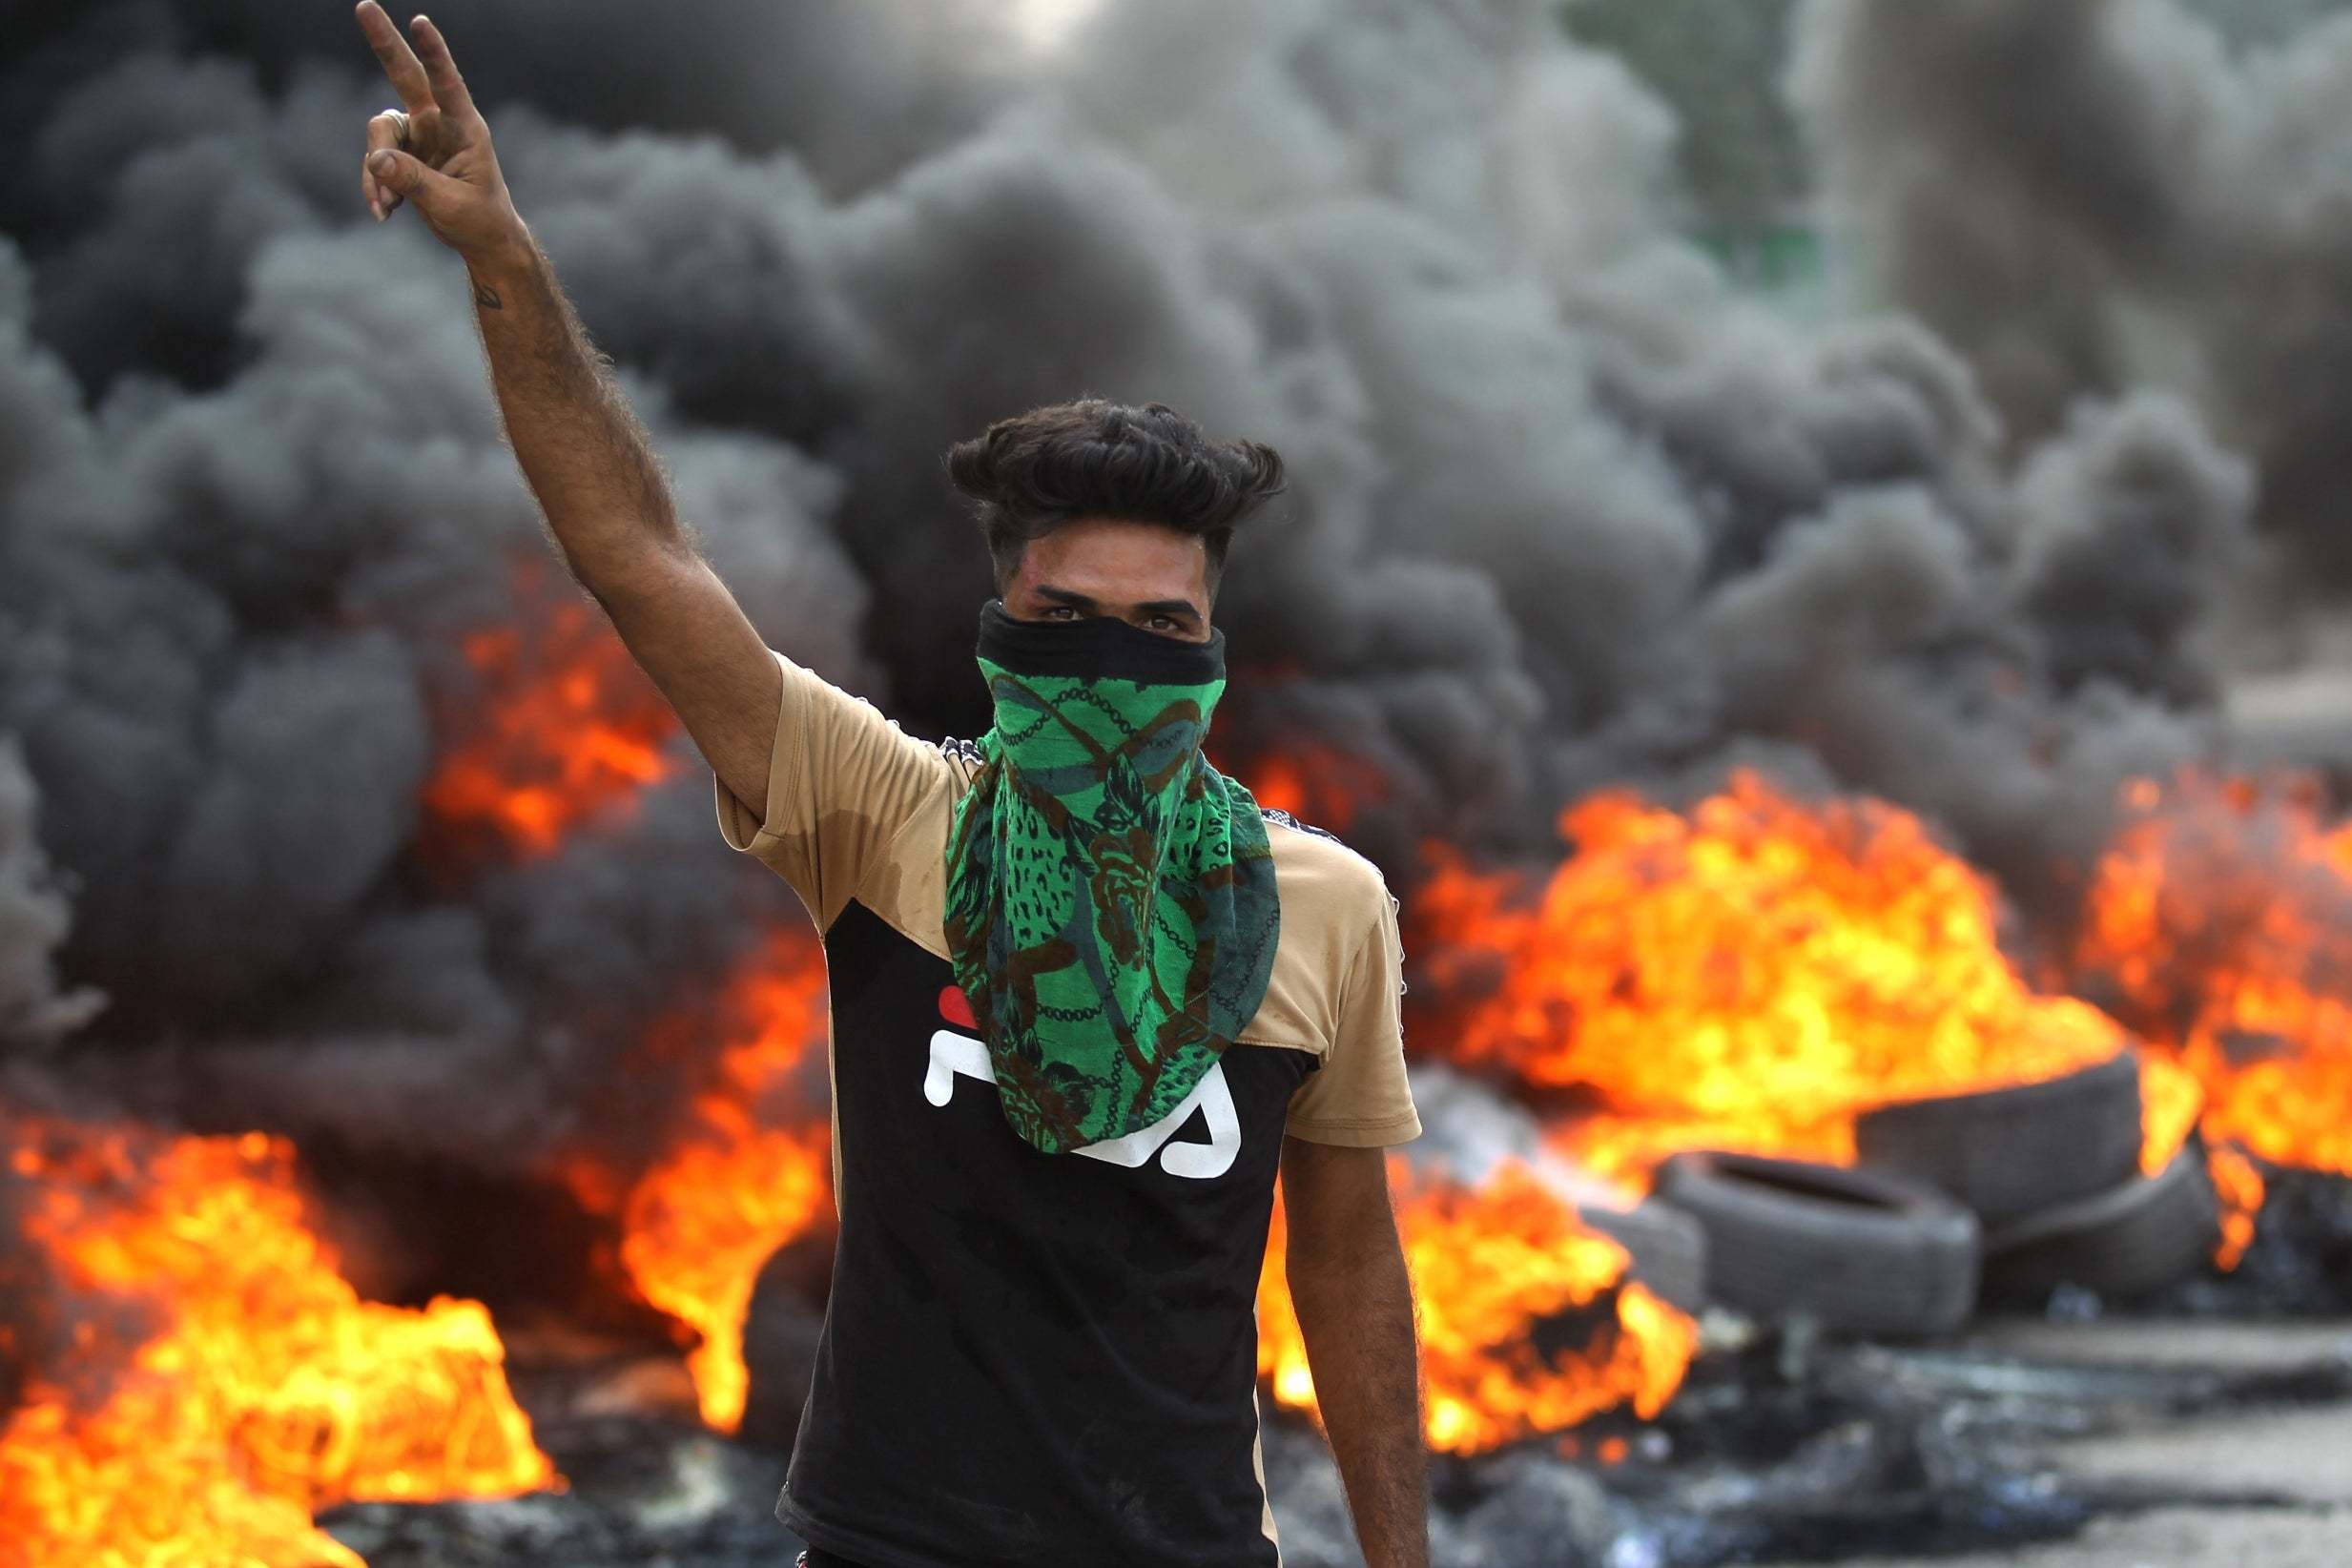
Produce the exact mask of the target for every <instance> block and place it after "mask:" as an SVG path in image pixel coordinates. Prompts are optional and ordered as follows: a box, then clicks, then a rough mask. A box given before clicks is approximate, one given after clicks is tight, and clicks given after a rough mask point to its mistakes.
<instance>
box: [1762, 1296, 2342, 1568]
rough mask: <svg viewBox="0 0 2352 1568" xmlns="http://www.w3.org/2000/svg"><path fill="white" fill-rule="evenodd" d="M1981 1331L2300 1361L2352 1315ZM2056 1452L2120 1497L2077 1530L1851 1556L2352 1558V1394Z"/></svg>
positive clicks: (2082, 1345) (2100, 1355)
mask: <svg viewBox="0 0 2352 1568" xmlns="http://www.w3.org/2000/svg"><path fill="white" fill-rule="evenodd" d="M1975 1337H1976V1339H1977V1340H1978V1341H1979V1342H1982V1343H1985V1344H1987V1345H1991V1346H1996V1347H1999V1348H2002V1349H2006V1350H2008V1351H2012V1352H2013V1353H2016V1354H2020V1355H2027V1356H2032V1357H2034V1358H2037V1359H2041V1358H2047V1359H2050V1360H2053V1361H2063V1362H2071V1363H2074V1364H2078V1365H2100V1366H2161V1367H2214V1368H2219V1369H2225V1370H2229V1371H2260V1372H2283V1373H2292V1372H2294V1371H2295V1370H2296V1369H2298V1368H2306V1367H2311V1366H2314V1365H2315V1364H2318V1363H2321V1362H2323V1361H2325V1360H2327V1359H2328V1358H2330V1357H2352V1323H2333V1324H2310V1323H2302V1324H2278V1323H2243V1324H2239V1323H2208V1322H2198V1323H2121V1324H2101V1323H2091V1324H2080V1325H2053V1324H2042V1323H2018V1324H2012V1325H1996V1326H1993V1327H1991V1328H1988V1329H1986V1330H1984V1331H1981V1332H1980V1333H1979V1334H1978V1335H1976V1336H1975ZM2050 1458H2051V1460H2052V1462H2053V1465H2054V1466H2055V1467H2056V1468H2057V1469H2058V1470H2060V1471H2062V1472H2063V1473H2065V1474H2066V1475H2070V1476H2073V1477H2075V1478H2077V1479H2078V1480H2081V1481H2084V1482H2088V1483H2092V1484H2094V1485H2095V1486H2096V1487H2097V1488H2098V1489H2099V1490H2100V1491H2101V1492H2102V1493H2105V1494H2108V1495H2110V1496H2114V1497H2115V1498H2117V1499H2118V1500H2119V1506H2118V1507H2116V1508H2115V1509H2114V1510H2113V1511H2110V1512H2107V1513H2104V1514H2103V1515H2102V1516H2100V1517H2098V1518H2096V1519H2094V1521H2093V1522H2092V1523H2091V1524H2090V1525H2089V1526H2088V1527H2087V1528H2086V1529H2085V1530H2084V1531H2083V1532H2082V1534H2080V1535H2079V1536H2077V1537H2074V1538H2073V1539H2071V1540H2066V1541H2058V1542H2053V1543H2050V1544H2047V1545H2042V1546H2033V1547H2023V1548H2015V1549H2006V1550H2001V1551H1995V1552H1986V1553H1978V1554H1972V1555H1969V1556H1963V1557H1939V1558H1933V1559H1923V1558H1866V1559H1847V1563H1846V1565H1845V1568H1929V1564H1930V1562H1931V1563H1932V1568H2348V1565H2352V1402H2342V1403H2333V1404H2320V1405H2305V1404H2296V1403H2282V1404H2280V1405H2276V1406H2271V1407H2268V1408H2260V1409H2250V1410H2249V1409H2233V1410H2226V1411H2216V1412H2213V1413H2209V1414H2208V1413H2187V1414H2185V1415H2181V1416H2175V1417H2171V1418H2164V1419H2150V1420H2149V1421H2147V1422H2146V1423H2144V1424H2139V1425H2135V1426H2133V1427H2130V1428H2127V1429H2125V1430H2120V1431H2111V1432H2105V1433H2100V1434H2094V1435H2090V1436H2084V1437H2079V1438H2075V1439H2073V1440H2071V1441H2066V1442H2063V1443H2059V1444H2056V1445H2054V1446H2053V1448H2052V1450H2051V1452H2050ZM1792 1568H1793V1565H1792Z"/></svg>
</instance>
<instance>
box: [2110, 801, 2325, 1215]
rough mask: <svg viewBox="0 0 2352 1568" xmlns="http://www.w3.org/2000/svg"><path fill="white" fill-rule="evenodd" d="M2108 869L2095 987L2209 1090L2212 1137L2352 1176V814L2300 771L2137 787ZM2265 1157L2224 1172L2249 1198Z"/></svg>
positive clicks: (2282, 1161)
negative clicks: (2343, 813)
mask: <svg viewBox="0 0 2352 1568" xmlns="http://www.w3.org/2000/svg"><path fill="white" fill-rule="evenodd" d="M2124 805H2125V809H2126V811H2127V813H2128V814H2130V819H2129V820H2127V821H2126V823H2125V825H2124V826H2123V827H2122V828H2121V829H2120V830H2119V831H2118V832H2117V833H2116V835H2115V838H2114V840H2113V842H2112V843H2111V844H2110V846H2109V848H2108V851H2107V854H2106V855H2105V856H2104V857H2102V859H2101V860H2100V862H2099V864H2098V867H2097V869H2096V871H2095V872H2094V875H2093V878H2092V884H2091V890H2090V897H2089V899H2088V902H2087V913H2086V917H2085V921H2084V929H2083V936H2082V939H2081V941H2080V943H2079V945H2078V948H2077V951H2076V954H2075V961H2076V968H2077V971H2078V978H2079V982H2080V983H2084V984H2086V985H2102V986H2104V987H2106V988H2109V989H2112V990H2113V991H2114V993H2115V1007H2116V1009H2117V1011H2118V1012H2119V1014H2120V1015H2121V1016H2122V1017H2123V1018H2124V1019H2125V1020H2126V1021H2129V1022H2131V1023H2132V1024H2133V1025H2134V1026H2135V1027H2136V1028H2138V1029H2139V1030H2140V1031H2141V1032H2142V1033H2143V1034H2145V1035H2146V1036H2147V1037H2148V1038H2149V1039H2150V1040H2151V1041H2152V1042H2156V1043H2157V1044H2159V1045H2162V1046H2164V1047H2166V1048H2169V1049H2170V1050H2172V1051H2173V1052H2174V1053H2175V1054H2176V1055H2177V1058H2178V1060H2179V1062H2180V1063H2181V1064H2182V1065H2183V1066H2184V1067H2185V1068H2187V1070H2188V1071H2189V1072H2190V1073H2192V1074H2194V1075H2195V1077H2196V1078H2197V1081H2198V1082H2199V1083H2201V1084H2202V1085H2203V1088H2204V1093H2205V1098H2206V1102H2207V1104H2206V1109H2205V1113H2204V1118H2203V1125H2204V1129H2205V1134H2206V1137H2207V1140H2208V1141H2209V1142H2210V1143H2212V1144H2213V1145H2216V1146H2217V1147H2218V1146H2219V1145H2222V1144H2224V1143H2225V1142H2228V1141H2230V1140H2236V1141H2237V1142H2239V1143H2240V1144H2242V1145H2245V1147H2247V1148H2248V1149H2251V1150H2252V1151H2253V1152H2255V1153H2256V1154H2259V1155H2260V1156H2261V1157H2262V1158H2263V1159H2265V1160H2268V1161H2271V1162H2272V1163H2274V1164H2277V1165H2288V1166H2309V1167H2311V1168H2314V1169H2319V1170H2331V1171H2336V1172H2339V1173H2342V1174H2348V1175H2352V1116H2347V1115H2346V1107H2347V1106H2352V824H2344V825H2339V826H2337V827H2335V828H2334V829H2332V830H2331V829H2328V828H2326V827H2323V826H2322V825H2321V820H2320V812H2319V807H2318V802H2317V797H2316V792H2315V791H2314V790H2312V789H2311V788H2310V787H2309V785H2308V784H2307V782H2305V781H2303V780H2300V779H2293V778H2287V779H2277V780H2270V781H2256V780H2250V779H2227V780H2223V779H2216V778H2214V777H2212V776H2210V775H2206V774H2198V773H2195V772H2184V773H2182V774H2179V775H2178V776H2177V777H2176V778H2175V779H2174V780H2173V781H2172V782H2171V784H2170V785H2169V786H2165V785H2159V784H2157V783H2156V782H2155V781H2154V780H2147V779H2142V780H2136V781H2135V782H2134V783H2133V784H2132V785H2131V786H2130V787H2129V788H2128V789H2127V790H2126V792H2125V794H2124ZM2251 1174H2252V1167H2251V1166H2243V1167H2242V1169H2241V1170H2237V1171H2232V1172H2231V1173H2229V1175H2227V1176H2226V1177H2224V1176H2223V1175H2222V1173H2221V1172H2220V1171H2218V1170H2217V1171H2216V1176H2217V1179H2218V1180H2221V1181H2223V1182H2224V1183H2225V1185H2227V1184H2235V1186H2236V1188H2237V1190H2239V1192H2240V1193H2241V1194H2242V1192H2243V1191H2244V1190H2245V1182H2244V1177H2245V1176H2246V1175H2251Z"/></svg>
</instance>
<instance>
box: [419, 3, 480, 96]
mask: <svg viewBox="0 0 2352 1568" xmlns="http://www.w3.org/2000/svg"><path fill="white" fill-rule="evenodd" d="M408 25H409V27H410V29H412V30H413V31H415V33H416V35H417V47H418V48H419V49H420V50H422V51H423V53H424V74H425V77H426V78H427V79H428V80H429V81H430V82H431V83H432V84H433V95H434V96H435V97H436V98H438V99H440V100H441V112H442V113H444V114H447V115H452V116H455V115H465V114H471V113H473V112H474V96H473V94H472V93H468V92H466V91H465V78H464V77H463V76H461V75H459V74H458V68H457V60H456V58H455V56H453V55H451V54H450V52H449V40H448V39H446V38H444V37H443V36H442V35H441V29H440V28H439V27H437V26H435V25H434V22H433V19H432V18H431V17H429V16H427V15H425V14H424V13H423V11H419V12H418V13H417V15H416V19H415V20H414V21H412V22H410V23H409V24H408Z"/></svg>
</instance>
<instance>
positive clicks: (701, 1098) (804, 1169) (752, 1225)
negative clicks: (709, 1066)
mask: <svg viewBox="0 0 2352 1568" xmlns="http://www.w3.org/2000/svg"><path fill="white" fill-rule="evenodd" d="M824 996H825V965H824V956H823V954H822V952H821V951H820V950H819V949H818V948H817V945H816V943H815V941H814V940H812V939H810V938H809V936H808V935H807V933H805V932H804V931H801V930H799V929H797V928H791V929H786V930H782V931H778V932H777V933H775V934H774V936H773V937H772V938H771V939H770V940H769V941H768V942H767V943H766V944H764V946H763V948H762V949H761V950H760V952H759V955H758V958H757V960H756V961H755V962H754V963H753V964H752V965H751V966H750V967H748V968H747V969H746V970H745V972H744V974H743V977H742V978H741V979H740V980H738V981H737V982H736V984H735V985H734V986H733V987H732V993H731V1001H730V1004H729V1006H728V1007H727V1009H726V1016H728V1017H730V1018H738V1019H744V1020H747V1021H749V1022H748V1032H747V1034H746V1036H745V1038H743V1039H741V1040H739V1041H736V1042H733V1043H731V1044H730V1045H728V1046H727V1048H726V1049H725V1051H724V1052H723V1053H722V1054H721V1056H720V1058H719V1063H718V1070H717V1074H716V1081H715V1082H714V1083H712V1085H711V1086H710V1087H709V1088H707V1089H705V1090H704V1091H703V1092H702V1093H701V1094H699V1095H697V1096H695V1098H694V1102H693V1106H692V1112H691V1124H690V1126H689V1128H688V1130H687V1132H686V1133H685V1135H684V1136H683V1137H681V1138H680V1139H679V1140H678V1141H677V1142H676V1143H675V1144H674V1145H672V1146H671V1148H670V1149H669V1151H668V1152H667V1153H665V1154H664V1155H663V1157H662V1158H661V1159H660V1160H659V1161H658V1162H656V1163H655V1164H654V1166H652V1167H651V1168H650V1169H649V1170H648V1171H647V1172H646V1173H645V1174H644V1175H643V1176H641V1177H640V1178H639V1179H638V1180H637V1181H636V1183H635V1184H634V1185H633V1186H631V1187H630V1189H629V1193H628V1196H627V1197H626V1198H625V1199H624V1200H622V1205H621V1224H622V1231H623V1235H622V1240H621V1248H620V1258H621V1263H622V1266H623V1267H624V1268H625V1269H627V1270H628V1272H629V1278H630V1279H631V1280H632V1281H634V1282H635V1284H636V1287H637V1289H638V1290H639V1291H640V1292H641V1293H642V1294H643V1295H644V1296H645V1298H646V1300H648V1301H650V1302H651V1303H652V1304H653V1305H654V1306H656V1307H659V1308H660V1309H661V1310H664V1311H666V1312H668V1313H670V1314H671V1316H673V1317H676V1318H678V1319H680V1320H682V1321H683V1322H685V1323H687V1324H689V1325H690V1326H691V1327H692V1328H693V1329H694V1330H696V1331H698V1332H699V1333H700V1335H701V1344H700V1345H699V1346H698V1347H697V1348H696V1349H695V1350H694V1351H693V1353H692V1354H691V1357H690V1358H689V1360H688V1364H687V1365H688V1370H689V1371H690V1372H691V1373H692V1375H693V1379H694V1392H695V1396H696V1399H697V1401H698V1402H699V1404H700V1406H701V1409H702V1415H703V1419H704V1420H705V1421H707V1422H709V1423H710V1424H711V1425H712V1427H714V1428H716V1429H717V1430H719V1431H721V1432H732V1431H734V1430H735V1428H736V1427H737V1426H738V1425H739V1424H740V1423H741V1422H742V1419H743V1405H744V1395H745V1393H746V1390H747V1388H748V1386H749V1377H748V1374H747V1372H746V1371H745V1369H744V1364H743V1319H744V1313H745V1311H746V1310H748V1309H749V1307H750V1305H751V1299H752V1286H753V1282H754V1281H755V1280H756V1279H757V1277H758V1275H759V1269H760V1266H761V1265H762V1264H764V1263H765V1262H766V1261H767V1259H768V1255H769V1254H770V1253H771V1252H773V1251H774V1250H775V1249H776V1248H778V1247H780V1246H782V1245H783V1244H784V1243H785V1242H787V1241H790V1240H791V1239H792V1238H793V1237H794V1236H797V1235H799V1234H800V1233H801V1232H802V1231H804V1230H806V1229H808V1228H809V1227H810V1226H811V1225H813V1224H815V1223H816V1222H817V1221H818V1220H819V1219H820V1218H822V1217H823V1216H824V1214H825V1213H826V1211H827V1209H828V1207H829V1200H830V1197H831V1194H832V1190H833V1189H832V1181H831V1177H832V1172H831V1169H830V1157H829V1153H828V1150H829V1148H830V1142H829V1138H828V1127H827V1125H826V1124H825V1123H824V1122H822V1121H817V1122H815V1123H813V1124H798V1123H799V1122H800V1118H798V1117H794V1118H792V1119H791V1120H792V1121H793V1122H794V1124H784V1125H779V1124H778V1123H779V1121H781V1120H784V1118H783V1117H782V1116H781V1115H780V1114H779V1109H780V1107H779V1106H778V1105H777V1102H778V1100H779V1098H780V1097H782V1096H783V1094H784V1091H786V1090H787V1089H788V1088H789V1086H790V1085H791V1084H792V1083H793V1082H794V1080H795V1079H796V1077H797V1076H798V1075H797V1068H798V1067H799V1065H800V1063H801V1060H802V1058H803V1057H804V1056H806V1054H807V1053H808V1051H809V1049H810V1047H811V1046H812V1045H813V1044H815V1043H816V1042H821V1041H822V1040H823V1039H824V1029H825V1022H824V1011H823V1006H824Z"/></svg>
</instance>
